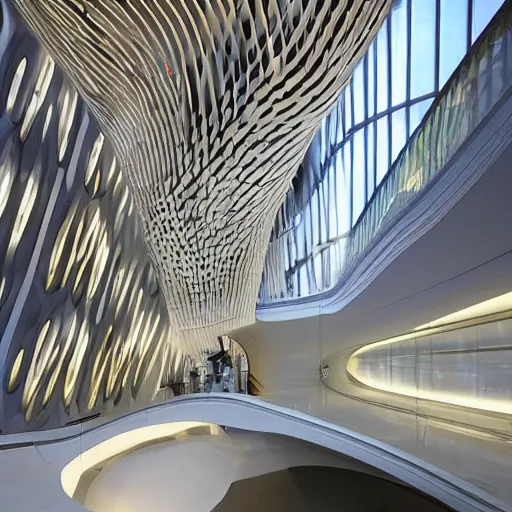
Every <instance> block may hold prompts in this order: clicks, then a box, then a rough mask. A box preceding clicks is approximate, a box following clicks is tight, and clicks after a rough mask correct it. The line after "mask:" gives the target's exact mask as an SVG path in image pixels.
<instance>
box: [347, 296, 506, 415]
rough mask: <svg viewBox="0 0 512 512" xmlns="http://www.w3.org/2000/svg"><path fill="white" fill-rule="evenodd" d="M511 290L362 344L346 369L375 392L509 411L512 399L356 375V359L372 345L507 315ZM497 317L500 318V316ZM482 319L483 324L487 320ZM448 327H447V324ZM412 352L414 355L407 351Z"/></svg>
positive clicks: (479, 322) (368, 350) (482, 408)
mask: <svg viewBox="0 0 512 512" xmlns="http://www.w3.org/2000/svg"><path fill="white" fill-rule="evenodd" d="M511 310H512V292H509V293H506V294H503V295H499V296H497V297H494V298H492V299H489V300H487V301H483V302H480V303H478V304H475V305H473V306H470V307H468V308H465V309H462V310H460V311H457V312H455V313H452V314H450V315H446V316H444V317H441V318H439V319H437V320H434V321H433V322H430V323H428V324H424V325H421V326H419V327H416V328H415V330H414V331H413V332H410V333H407V334H403V335H400V336H395V337H393V338H388V339H386V340H382V341H378V342H375V343H370V344H368V345H364V346H363V347H361V348H359V349H358V350H356V351H355V352H354V353H353V354H352V355H351V356H350V357H349V359H348V361H347V366H346V371H347V373H349V374H350V375H351V376H352V377H353V378H354V379H355V380H356V381H358V382H360V383H361V384H364V385H365V386H368V387H370V388H373V389H377V390H379V391H385V392H388V393H394V394H399V395H404V396H409V397H411V398H418V399H423V400H432V401H435V402H442V403H446V404H452V405H457V406H460V407H468V408H472V409H478V410H485V411H491V412H497V413H500V414H512V402H511V401H504V400H493V399H490V398H485V397H482V398H480V397H475V396H469V395H462V394H457V393H447V392H443V391H428V390H421V389H419V388H417V387H414V386H407V385H404V384H390V383H389V382H386V381H384V380H380V379H376V378H372V377H369V376H366V375H365V376H362V375H360V374H359V370H358V367H359V361H358V358H359V357H360V356H361V355H363V354H365V353H367V352H371V351H372V350H375V349H376V348H379V347H383V346H386V345H391V344H395V343H399V342H403V341H407V340H411V339H417V338H421V337H425V336H431V335H435V334H440V333H443V332H449V331H455V330H459V329H462V328H463V327H467V326H468V325H461V324H464V322H465V323H466V324H467V323H468V322H470V325H480V324H481V323H482V320H483V319H487V321H488V322H489V321H491V320H493V319H495V318H496V320H499V319H502V317H503V315H506V317H509V316H510V315H511V314H512V312H511ZM500 317H501V318H500ZM488 322H486V323H488ZM450 326H451V327H450ZM411 355H415V354H411Z"/></svg>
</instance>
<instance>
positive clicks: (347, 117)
mask: <svg viewBox="0 0 512 512" xmlns="http://www.w3.org/2000/svg"><path fill="white" fill-rule="evenodd" d="M351 91H352V81H350V82H349V83H348V84H347V87H346V89H345V103H344V106H343V108H344V109H345V130H346V131H348V130H350V128H352V124H353V123H352V107H351V98H350V96H351Z"/></svg>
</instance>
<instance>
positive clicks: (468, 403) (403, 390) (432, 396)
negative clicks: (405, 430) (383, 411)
mask: <svg viewBox="0 0 512 512" xmlns="http://www.w3.org/2000/svg"><path fill="white" fill-rule="evenodd" d="M357 365H358V363H357V362H356V361H352V357H351V358H350V359H349V361H348V363H347V372H348V373H349V374H350V375H351V376H352V377H353V378H354V379H355V380H357V381H358V382H360V383H361V384H364V385H365V386H368V387H370V388H373V389H377V390H379V391H386V392H388V393H393V394H397V395H403V396H408V397H411V398H418V399H421V400H431V401H434V402H442V403H445V404H451V405H457V406H459V407H468V408H471V409H478V410H481V411H490V412H497V413H500V414H512V402H511V401H505V400H503V401H502V400H492V399H489V398H485V397H482V398H480V397H475V396H469V395H461V394H456V393H446V392H443V391H426V390H421V389H418V388H415V387H413V386H406V385H403V384H399V385H393V384H388V383H386V382H385V381H384V380H378V379H372V378H371V377H367V376H361V375H359V374H358V370H357V368H356V367H357Z"/></svg>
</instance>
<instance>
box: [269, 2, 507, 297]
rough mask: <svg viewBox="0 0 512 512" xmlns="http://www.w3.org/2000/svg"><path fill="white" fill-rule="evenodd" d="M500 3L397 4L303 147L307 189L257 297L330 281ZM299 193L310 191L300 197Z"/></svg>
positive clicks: (289, 209)
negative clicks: (393, 171)
mask: <svg viewBox="0 0 512 512" xmlns="http://www.w3.org/2000/svg"><path fill="white" fill-rule="evenodd" d="M502 4H503V1H502V0H399V1H396V2H395V3H394V6H393V8H392V10H391V11H390V13H389V15H388V17H387V19H386V21H385V22H384V24H383V26H382V27H381V29H380V31H379V33H378V34H377V37H376V38H375V40H374V41H373V42H372V44H371V46H370V48H369V49H368V52H367V53H366V55H365V56H364V58H363V59H362V60H361V62H360V63H359V65H358V66H357V68H356V69H355V71H354V74H353V76H352V78H351V80H350V81H349V83H348V84H347V85H346V87H345V88H344V90H343V92H342V93H341V95H340V98H339V101H338V103H337V105H336V107H335V109H334V110H333V111H332V112H331V114H330V115H329V116H328V117H327V118H326V119H325V120H324V121H323V123H322V125H321V127H320V130H319V132H318V134H317V136H316V138H315V140H314V142H313V144H312V147H311V148H310V150H309V151H308V155H307V156H306V159H305V161H304V164H303V167H304V168H303V169H301V177H302V182H301V183H300V186H301V187H302V188H303V189H305V190H300V191H297V190H292V191H290V194H289V196H288V198H287V200H286V201H285V203H284V205H283V207H282V209H281V211H280V212H279V214H278V216H277V219H276V224H275V227H274V232H273V235H272V238H271V241H270V244H269V250H268V254H267V261H266V265H265V270H264V273H263V280H262V288H261V293H260V304H266V303H271V302H274V301H279V300H283V299H290V298H298V297H304V296H308V295H312V294H315V293H320V292H322V291H325V290H327V289H329V288H331V287H332V286H334V285H335V284H336V282H337V280H338V279H339V277H340V274H341V272H342V271H343V270H344V268H345V257H346V245H345V240H346V239H347V237H348V235H349V234H350V233H351V230H352V228H353V227H354V225H355V224H356V223H357V221H358V219H359V218H360V216H361V214H362V213H363V211H364V209H365V206H366V205H367V204H368V202H369V201H370V200H371V198H372V194H373V193H374V191H375V189H376V187H377V186H378V185H379V184H380V182H381V181H382V180H383V178H384V177H385V176H386V174H387V172H388V170H389V169H390V167H391V165H392V163H393V162H394V161H395V159H396V158H397V156H398V154H399V153H400V151H401V150H402V149H403V147H404V146H405V144H406V143H407V141H408V139H409V137H410V136H411V135H412V133H413V132H414V130H415V129H416V128H417V127H418V126H419V124H420V123H421V120H422V119H423V116H424V115H425V113H426V112H427V110H428V109H429V107H430V105H431V104H432V102H433V100H434V98H435V97H436V95H437V94H438V92H439V90H440V89H441V88H442V87H443V86H444V85H445V83H446V82H447V80H448V79H449V78H450V76H451V74H452V73H453V71H454V70H455V68H456V67H457V66H458V65H459V63H460V61H461V60H462V58H463V57H464V56H465V55H466V53H467V51H468V49H469V48H470V46H471V45H472V44H473V42H474V41H475V40H476V39H477V38H478V36H479V35H480V34H481V32H482V31H483V30H484V29H485V27H486V26H487V24H488V23H489V21H490V20H491V18H492V17H493V16H494V14H495V13H496V12H497V10H498V9H499V8H500V7H501V5H502ZM308 167H311V170H310V169H308ZM319 176H320V179H319ZM294 185H295V186H297V184H295V183H294ZM297 197H301V198H304V197H307V198H309V199H308V201H307V202H305V203H304V201H302V202H301V203H300V204H298V202H297Z"/></svg>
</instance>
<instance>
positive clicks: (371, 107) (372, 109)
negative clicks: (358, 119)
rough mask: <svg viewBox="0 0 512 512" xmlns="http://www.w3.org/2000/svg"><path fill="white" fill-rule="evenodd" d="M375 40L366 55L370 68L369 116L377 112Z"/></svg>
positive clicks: (368, 88) (368, 67) (368, 89)
mask: <svg viewBox="0 0 512 512" xmlns="http://www.w3.org/2000/svg"><path fill="white" fill-rule="evenodd" d="M374 46H375V42H373V43H372V44H371V45H370V48H369V49H368V55H367V57H366V65H367V69H368V87H367V91H368V100H367V101H368V116H369V117H371V116H373V115H374V114H375V51H374Z"/></svg>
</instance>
